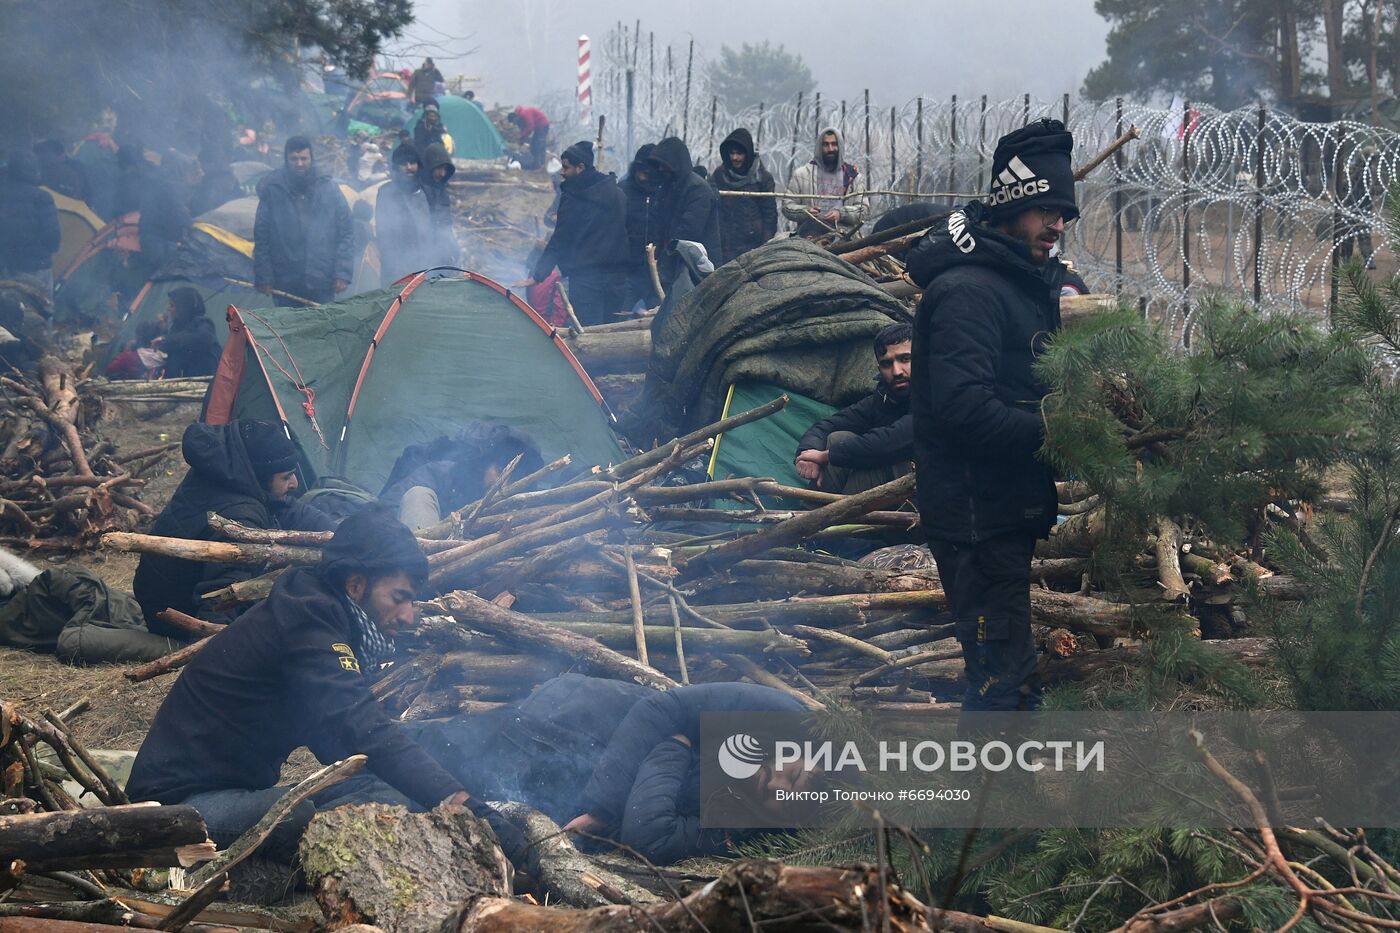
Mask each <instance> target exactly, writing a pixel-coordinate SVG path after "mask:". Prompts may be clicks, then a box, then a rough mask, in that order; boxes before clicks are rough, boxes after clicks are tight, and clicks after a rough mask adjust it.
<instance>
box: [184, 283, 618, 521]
mask: <svg viewBox="0 0 1400 933" xmlns="http://www.w3.org/2000/svg"><path fill="white" fill-rule="evenodd" d="M400 291H401V290H400V289H399V288H385V289H379V290H377V291H372V292H366V293H364V294H362V295H356V296H355V297H353V298H348V299H346V300H344V301H340V302H336V303H334V304H328V305H320V306H314V307H310V308H269V309H265V310H261V311H257V312H256V314H252V313H250V314H247V315H242V318H243V324H244V325H245V326H246V327H247V331H248V334H249V335H251V336H252V337H253V339H254V340H255V341H256V347H254V346H252V345H248V346H246V347H245V350H244V353H243V357H244V359H243V372H242V374H241V378H239V379H238V382H237V389H236V394H235V395H233V397H231V398H230V397H228V392H227V390H226V389H224V388H221V385H220V383H221V380H223V379H230V380H232V379H233V378H235V376H236V374H234V373H233V372H232V371H231V370H230V368H229V367H230V365H231V363H230V360H229V354H227V353H226V354H225V357H226V358H225V361H224V366H223V367H222V368H221V371H220V374H219V375H218V376H216V377H215V384H214V387H213V388H212V389H211V391H210V395H209V398H208V400H207V402H206V413H205V417H206V420H209V421H214V422H217V421H221V420H223V419H224V418H227V417H233V418H264V419H276V418H277V417H278V415H277V407H276V404H275V403H274V400H273V393H275V395H276V399H277V401H278V402H280V404H281V408H282V410H283V412H285V414H286V419H287V420H286V423H287V426H288V428H289V430H290V431H291V433H292V435H293V437H294V438H295V440H296V441H297V443H298V444H299V445H300V447H301V448H302V450H303V452H304V454H305V459H306V466H307V467H308V469H309V472H310V473H311V474H312V475H311V476H310V477H308V478H309V479H312V480H314V479H315V477H317V476H323V475H328V474H334V475H340V476H344V477H346V478H348V479H350V480H351V481H353V482H354V483H356V484H358V485H360V486H362V487H364V488H366V489H368V490H370V491H372V492H376V493H377V492H378V491H379V489H380V488H381V486H382V485H383V483H384V480H385V478H386V477H387V476H388V474H389V470H390V468H391V467H392V466H393V464H394V461H395V460H396V459H397V458H398V456H399V454H400V453H401V452H402V451H403V449H404V447H406V446H407V445H409V444H420V443H425V442H427V441H430V440H432V439H433V438H435V437H438V436H441V435H450V434H453V433H455V432H456V431H457V430H458V429H459V428H460V427H461V426H462V425H463V424H465V423H466V422H468V421H499V422H504V423H506V424H510V425H512V426H514V427H517V428H519V429H521V430H523V431H525V432H526V433H528V434H529V435H530V436H531V437H532V438H533V439H534V440H535V442H536V443H537V444H538V445H539V447H540V450H541V452H542V453H543V454H544V457H545V459H546V460H552V459H555V458H557V457H560V456H562V455H564V454H570V455H572V456H573V457H574V462H575V464H578V465H580V466H588V465H593V464H599V465H607V464H609V463H616V462H619V461H620V460H621V459H622V452H621V450H620V448H619V447H618V444H617V439H616V438H615V437H614V436H613V433H612V430H611V428H610V425H609V418H608V415H607V412H606V409H605V408H604V406H603V404H602V402H601V401H600V400H599V399H598V398H597V397H596V396H595V395H594V390H593V387H592V383H591V382H590V381H589V380H588V379H587V377H586V376H585V375H583V374H582V373H581V372H579V371H578V370H575V368H574V367H573V365H572V364H571V363H570V360H569V358H568V357H567V356H566V355H565V352H564V351H563V350H562V349H561V345H560V343H559V342H558V341H557V339H556V338H555V337H554V334H553V331H552V329H550V328H548V326H544V327H541V325H540V324H539V323H538V317H536V316H534V315H533V314H532V313H531V312H529V311H528V310H525V309H523V308H522V307H521V306H520V305H518V304H516V303H515V302H514V301H513V300H512V299H511V298H509V297H507V295H506V294H504V293H503V290H500V289H499V286H496V285H494V283H489V282H487V281H485V280H476V279H474V278H472V277H469V276H466V275H462V274H456V273H450V274H444V275H441V276H434V277H429V278H425V279H423V280H422V282H421V284H419V285H418V286H417V287H416V288H413V289H412V290H411V291H408V290H407V289H405V290H404V291H405V292H406V297H405V298H404V299H403V302H402V305H401V307H400V308H399V309H398V311H397V312H396V314H395V316H394V318H393V320H392V322H391V323H389V325H388V326H387V328H386V329H385V331H384V333H383V335H382V337H381V338H380V340H379V342H378V345H377V346H375V347H372V346H371V342H372V340H373V338H374V336H375V333H376V331H377V330H378V329H379V327H380V325H381V324H382V323H383V321H384V319H385V315H386V313H387V312H388V311H389V309H390V307H391V306H392V305H393V304H394V301H395V299H396V298H398V297H399V294H400ZM367 357H369V358H370V364H369V366H368V367H367V368H365V376H364V381H363V384H362V385H361V387H360V391H359V394H358V397H357V399H356V403H355V409H354V411H353V414H352V413H351V412H350V411H349V408H350V404H351V396H352V394H353V393H354V390H355V383H356V380H357V379H359V377H360V373H361V368H362V366H363V364H364V362H365V360H366V358H367ZM303 386H304V390H303V388H302V387H303Z"/></svg>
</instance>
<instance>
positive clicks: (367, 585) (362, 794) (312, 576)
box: [127, 508, 524, 862]
mask: <svg viewBox="0 0 1400 933" xmlns="http://www.w3.org/2000/svg"><path fill="white" fill-rule="evenodd" d="M427 576H428V562H427V559H426V558H425V557H424V556H423V553H422V551H421V550H419V547H418V542H417V540H416V539H415V538H414V537H413V533H412V532H410V531H409V530H408V529H407V528H406V527H404V526H403V525H402V524H400V523H399V522H398V521H397V520H395V519H394V518H393V516H392V515H391V514H389V512H388V511H387V510H385V509H382V508H370V509H366V510H364V511H362V512H359V513H357V514H355V515H353V516H351V517H350V518H348V519H346V520H345V522H344V523H343V524H342V525H341V527H340V528H339V529H338V530H337V531H336V534H335V537H333V538H332V539H331V541H330V542H329V543H328V544H327V545H326V547H325V548H324V550H323V551H322V556H321V562H320V563H319V564H317V565H316V566H315V567H298V568H295V569H292V570H289V571H288V572H287V573H285V574H284V575H283V576H282V577H281V578H279V579H278V581H277V583H276V585H275V586H274V587H273V590H272V593H271V594H270V595H269V596H268V597H267V599H265V600H263V601H262V602H260V603H258V604H257V605H256V606H254V607H253V608H252V609H250V610H249V611H248V612H247V613H246V614H244V615H243V616H242V617H241V618H240V619H239V620H238V621H236V622H234V623H233V624H232V625H230V626H229V627H228V628H226V629H225V630H224V631H222V632H220V633H219V634H218V635H216V636H214V641H213V642H211V643H210V644H209V645H208V646H207V647H206V648H205V649H204V650H203V651H201V652H200V653H199V654H197V655H196V656H195V657H194V659H193V660H192V661H191V662H190V663H189V665H188V666H186V667H185V669H184V671H183V672H182V673H181V674H180V679H179V680H177V681H176V682H175V686H174V688H173V689H172V690H171V691H170V694H169V696H167V697H166V699H165V702H164V703H162V704H161V708H160V710H159V712H157V713H156V718H155V721H154V722H153V723H152V724H151V729H150V732H149V733H147V735H146V740H145V742H143V743H142V745H141V750H140V751H139V752H138V753H137V755H136V761H135V763H134V764H133V765H132V768H131V778H130V780H129V782H128V783H127V793H128V794H129V795H130V796H131V797H132V799H134V800H157V801H160V802H161V803H164V804H176V803H184V804H188V805H190V806H193V807H195V808H196V809H197V810H199V812H200V813H201V814H202V815H203V816H204V820H205V823H206V825H207V826H208V827H209V834H210V836H211V838H213V839H214V841H215V842H217V843H219V845H220V846H227V845H228V844H230V843H231V842H233V841H234V840H235V839H237V838H238V836H239V835H241V834H242V833H243V832H244V831H246V830H247V829H249V828H250V827H251V826H253V824H255V823H256V822H257V821H258V820H259V819H260V818H262V816H263V815H264V814H266V812H267V811H268V809H269V808H271V807H272V806H273V805H274V804H275V803H276V802H277V800H278V799H279V798H280V797H281V796H282V795H283V794H284V793H286V791H287V788H286V787H279V786H276V785H277V779H278V776H279V774H280V772H281V769H282V765H283V763H284V762H285V761H286V759H287V756H288V755H289V754H290V753H291V752H292V750H293V749H296V748H298V747H300V746H302V745H305V746H307V747H309V748H310V749H311V751H312V753H313V754H314V755H316V757H317V758H318V759H320V760H321V761H322V762H325V763H330V762H333V761H336V760H339V759H344V758H348V757H349V756H351V755H359V754H363V755H366V756H368V758H369V761H368V768H369V771H370V774H368V775H362V776H357V777H354V778H351V779H350V780H348V781H345V782H343V783H341V784H339V785H337V786H336V787H334V788H332V789H330V790H328V791H323V792H322V793H321V794H318V795H316V796H315V797H313V798H311V799H310V800H308V801H305V802H303V803H301V804H298V805H297V806H296V807H295V808H294V809H293V810H292V813H291V815H290V816H289V817H288V818H287V819H286V821H284V822H283V823H282V824H280V825H279V826H278V827H277V828H276V829H275V830H273V832H272V835H271V837H269V839H268V841H267V842H266V843H265V844H264V846H263V848H262V849H261V850H260V854H261V855H262V856H263V857H264V858H267V859H270V860H273V861H284V862H288V861H290V860H291V858H292V857H293V855H294V854H295V852H296V846H297V843H298V841H299V840H300V837H301V834H302V832H303V831H304V830H305V828H306V825H307V824H308V823H309V822H310V821H311V818H312V817H313V816H314V815H315V813H316V811H317V810H318V809H327V808H329V807H336V806H346V805H348V804H352V803H393V804H401V805H404V806H408V807H410V808H412V809H415V810H427V809H430V808H432V807H436V806H437V805H438V804H439V803H447V804H449V805H454V806H460V805H464V804H465V805H467V806H469V807H470V808H471V809H472V810H473V811H474V812H477V813H478V815H481V816H484V817H486V818H487V819H488V822H491V823H492V825H493V826H495V827H499V828H498V829H497V833H498V835H499V836H500V837H501V841H502V844H503V847H504V848H505V849H506V851H507V852H508V853H513V854H518V853H519V851H520V850H521V849H523V848H524V847H523V845H521V844H520V837H519V834H518V833H516V834H514V835H512V833H511V830H510V829H509V827H508V825H506V824H503V823H502V822H501V821H500V820H498V819H496V818H495V817H494V816H487V813H488V812H493V811H489V808H486V807H484V806H481V805H479V804H476V803H474V802H470V801H469V798H468V796H467V793H466V790H465V789H463V787H462V785H461V784H460V783H458V782H457V780H456V779H455V778H453V777H452V775H450V774H448V773H447V772H446V771H445V770H443V768H442V767H440V766H439V765H438V764H437V763H436V762H435V761H434V760H433V759H432V758H431V757H430V756H429V755H428V754H427V752H425V751H424V750H423V749H422V748H420V747H419V746H418V745H417V744H416V743H415V742H414V741H413V740H412V739H411V738H410V737H409V736H408V735H407V734H406V733H405V732H403V731H402V730H401V729H400V727H399V724H398V723H396V722H395V721H394V720H392V719H391V718H390V717H389V715H388V713H386V712H385V711H384V710H383V708H381V707H380V706H379V704H378V702H377V701H376V700H375V698H374V694H373V693H371V692H370V681H369V678H370V677H372V676H374V675H375V674H377V673H378V672H379V669H380V667H381V666H382V665H383V663H384V662H385V661H387V660H388V659H389V657H390V656H391V655H392V654H393V652H394V650H395V649H394V642H393V637H394V635H395V634H397V632H398V631H399V630H400V629H401V628H405V627H407V626H410V625H412V624H413V599H414V596H415V594H416V593H417V592H418V591H419V589H421V587H422V586H423V585H424V584H425V582H426V580H427Z"/></svg>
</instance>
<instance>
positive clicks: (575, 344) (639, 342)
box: [564, 328, 651, 376]
mask: <svg viewBox="0 0 1400 933" xmlns="http://www.w3.org/2000/svg"><path fill="white" fill-rule="evenodd" d="M564 343H565V344H567V345H568V347H569V349H570V350H572V351H574V356H576V357H578V361H579V362H580V363H582V364H583V368H584V369H586V370H588V373H589V375H600V376H601V375H604V374H612V373H644V372H646V371H647V363H648V361H650V359H651V331H650V330H645V329H643V330H622V331H605V332H602V333H595V332H594V330H593V329H592V328H589V329H588V330H586V331H584V332H583V333H581V334H578V335H577V336H572V337H566V338H564Z"/></svg>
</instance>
